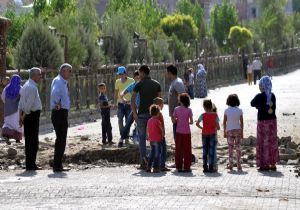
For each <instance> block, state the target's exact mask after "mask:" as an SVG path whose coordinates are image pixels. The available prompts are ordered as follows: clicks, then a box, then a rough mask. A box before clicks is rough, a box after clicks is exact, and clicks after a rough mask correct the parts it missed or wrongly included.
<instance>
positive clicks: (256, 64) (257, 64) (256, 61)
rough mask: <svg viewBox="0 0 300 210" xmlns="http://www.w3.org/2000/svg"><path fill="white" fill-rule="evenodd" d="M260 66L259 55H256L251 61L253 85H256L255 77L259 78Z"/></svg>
mask: <svg viewBox="0 0 300 210" xmlns="http://www.w3.org/2000/svg"><path fill="white" fill-rule="evenodd" d="M261 67H262V63H261V60H260V58H259V57H256V58H255V59H254V60H253V63H252V69H253V77H254V78H253V79H254V85H256V79H257V78H258V79H259V80H260V78H261Z"/></svg>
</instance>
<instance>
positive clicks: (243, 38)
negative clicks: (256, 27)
mask: <svg viewBox="0 0 300 210" xmlns="http://www.w3.org/2000/svg"><path fill="white" fill-rule="evenodd" d="M252 37H253V34H252V33H251V31H250V30H248V29H247V28H244V27H240V26H232V27H231V28H230V31H229V36H228V39H229V40H230V42H231V44H232V45H233V46H234V47H235V48H237V49H240V48H242V47H245V46H246V45H247V43H248V42H249V41H250V40H251V39H252Z"/></svg>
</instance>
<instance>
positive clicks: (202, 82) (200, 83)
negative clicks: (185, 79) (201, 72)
mask: <svg viewBox="0 0 300 210" xmlns="http://www.w3.org/2000/svg"><path fill="white" fill-rule="evenodd" d="M206 96H207V85H206V77H204V76H203V77H198V76H197V78H196V81H195V97H196V98H205V97H206Z"/></svg>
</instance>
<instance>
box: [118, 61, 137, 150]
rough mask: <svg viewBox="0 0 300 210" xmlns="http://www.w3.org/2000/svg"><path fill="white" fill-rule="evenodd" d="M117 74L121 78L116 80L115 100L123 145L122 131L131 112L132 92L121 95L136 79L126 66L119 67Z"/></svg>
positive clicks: (121, 143)
mask: <svg viewBox="0 0 300 210" xmlns="http://www.w3.org/2000/svg"><path fill="white" fill-rule="evenodd" d="M117 75H118V76H119V79H117V80H116V82H115V97H114V99H115V100H114V101H115V103H116V106H117V107H118V110H117V116H118V123H119V132H120V136H121V138H120V142H119V146H122V145H123V140H122V133H123V131H124V126H125V125H124V118H125V123H126V122H127V120H128V117H129V115H130V113H131V107H130V99H131V93H128V94H126V95H125V96H123V97H121V93H122V92H123V91H124V90H125V89H126V88H127V87H128V86H129V85H130V84H132V83H134V79H132V78H131V77H128V76H127V72H126V68H125V67H124V66H120V67H118V71H117Z"/></svg>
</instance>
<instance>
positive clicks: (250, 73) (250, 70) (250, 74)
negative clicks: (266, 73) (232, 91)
mask: <svg viewBox="0 0 300 210" xmlns="http://www.w3.org/2000/svg"><path fill="white" fill-rule="evenodd" d="M252 78H253V67H252V63H251V62H249V64H248V65H247V79H248V85H252V80H253V79H252Z"/></svg>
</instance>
